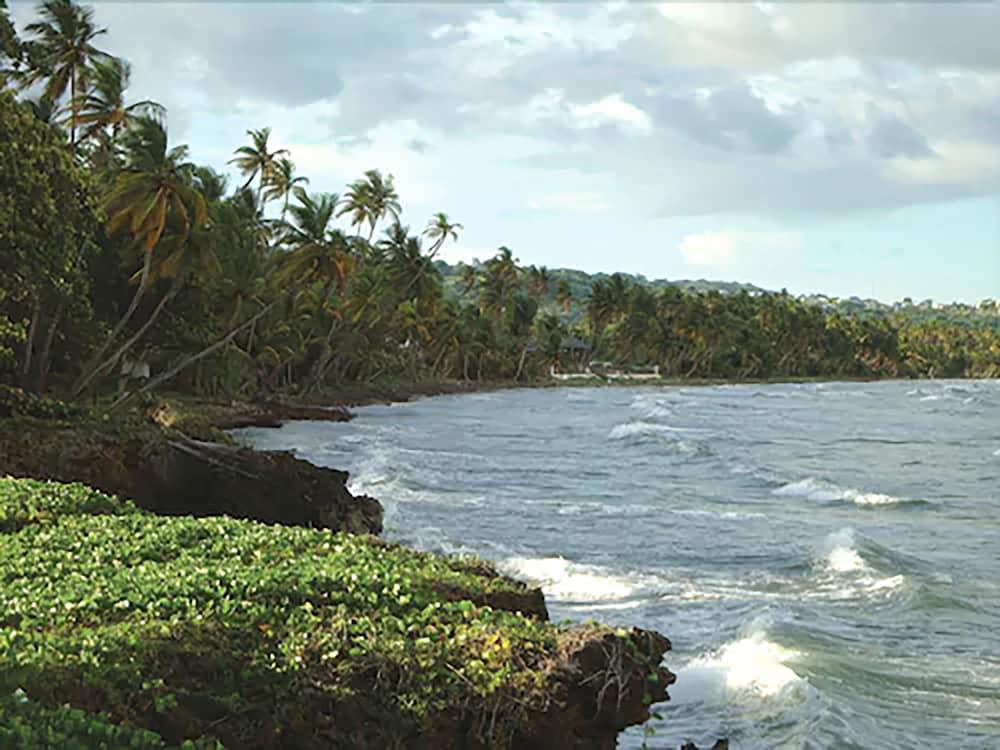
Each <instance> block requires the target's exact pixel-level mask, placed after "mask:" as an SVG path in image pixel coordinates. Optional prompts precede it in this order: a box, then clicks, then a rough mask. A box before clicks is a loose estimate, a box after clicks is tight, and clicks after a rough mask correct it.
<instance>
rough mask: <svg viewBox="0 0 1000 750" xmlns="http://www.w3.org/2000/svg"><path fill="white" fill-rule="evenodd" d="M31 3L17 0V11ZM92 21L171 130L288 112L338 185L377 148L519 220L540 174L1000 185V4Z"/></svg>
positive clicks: (131, 11)
mask: <svg viewBox="0 0 1000 750" xmlns="http://www.w3.org/2000/svg"><path fill="white" fill-rule="evenodd" d="M33 13H34V10H33V9H32V8H31V7H30V6H28V5H26V4H14V6H13V14H14V16H15V18H16V19H17V20H18V22H19V25H20V26H21V27H22V28H23V23H24V21H25V20H28V19H29V18H30V17H32V16H33ZM97 18H98V22H99V23H100V24H102V25H106V26H108V28H109V34H108V35H107V37H102V39H101V42H102V46H103V47H105V48H107V49H109V50H112V51H113V52H115V53H117V54H120V55H122V56H124V57H126V58H128V59H130V60H131V61H132V62H133V64H134V83H133V89H132V92H131V93H132V94H133V96H134V97H135V98H147V97H150V98H155V99H157V100H159V101H162V102H163V103H164V104H165V105H167V107H168V109H169V113H170V120H169V122H170V127H171V137H172V139H173V140H175V141H176V140H178V139H182V140H186V141H188V142H189V143H190V144H191V146H192V149H193V152H194V153H195V154H196V155H198V158H207V157H208V156H211V158H213V159H218V160H219V161H218V162H217V164H219V163H222V162H224V161H225V159H226V158H228V155H229V154H231V152H232V149H233V148H235V147H236V146H237V145H239V143H241V142H242V141H243V139H244V133H243V131H244V130H245V129H246V128H248V127H259V126H262V125H272V126H273V127H274V132H275V138H276V139H277V140H282V141H284V145H288V144H295V146H296V151H295V153H293V156H294V157H295V158H296V159H297V160H298V161H299V162H300V169H301V170H302V171H303V172H305V173H307V174H309V175H310V176H311V177H312V176H314V175H316V173H317V171H323V170H325V171H326V175H327V176H328V178H329V180H330V183H331V189H332V184H334V183H333V181H334V178H336V180H344V181H346V180H349V179H353V178H354V177H355V176H357V174H345V172H346V171H348V170H354V171H355V172H360V171H362V170H363V169H364V168H369V167H373V166H381V167H382V168H386V169H388V168H391V169H392V170H393V171H394V172H396V173H397V175H398V178H399V182H400V184H401V185H402V184H407V186H408V187H410V188H412V191H413V194H414V196H418V195H419V196H421V197H420V198H419V200H420V201H421V202H427V203H429V202H432V201H437V200H440V201H448V202H449V203H450V202H451V201H456V202H459V203H466V204H467V205H469V206H470V208H473V209H474V208H475V206H473V205H472V197H475V198H476V199H477V205H481V206H486V207H489V208H488V209H483V210H489V211H491V212H494V213H495V214H496V215H501V214H505V212H510V216H511V217H514V216H519V214H518V213H517V211H524V210H526V209H528V208H529V206H528V205H527V201H526V200H525V193H526V192H528V191H525V190H524V188H523V186H524V185H530V186H531V190H530V194H531V195H534V196H536V198H535V200H536V203H538V205H539V206H540V208H538V211H537V212H542V211H544V210H548V211H555V210H556V208H557V206H556V205H555V203H552V201H554V200H556V199H553V198H548V199H546V198H544V196H553V195H555V196H559V195H562V196H570V195H574V194H576V195H578V196H579V195H580V194H593V195H597V196H600V200H599V201H597V202H599V203H601V205H603V206H605V207H606V210H607V211H608V212H619V213H621V214H622V215H623V217H625V218H627V219H629V220H635V219H637V218H644V219H649V218H651V217H681V216H703V215H708V214H719V213H749V214H755V215H763V216H766V217H769V218H772V219H778V220H788V219H797V218H798V217H801V216H804V215H810V216H823V217H833V216H842V215H844V214H849V213H854V212H858V211H872V210H883V209H894V208H899V207H903V206H908V205H914V204H918V203H922V202H935V201H945V200H950V199H953V198H959V197H969V196H983V195H992V194H995V193H996V192H997V190H998V184H1000V158H998V154H1000V116H998V115H997V113H998V112H1000V45H997V44H996V40H995V30H996V28H997V27H998V25H1000V4H998V3H989V4H981V3H979V4H977V3H960V4H953V3H949V4H931V3H912V4H887V3H883V4H853V3H852V4H829V3H781V4H767V3H754V4H748V3H714V4H682V3H665V4H663V5H659V6H657V5H653V4H643V3H638V4H625V3H610V4H602V5H590V4H571V3H566V4H530V3H522V2H519V3H512V4H507V5H503V6H483V5H472V4H459V3H446V4H416V3H408V4H362V5H353V4H351V5H344V4H327V3H293V4H285V3H274V4H265V3H249V4H245V5H240V4H233V3H215V4H198V5H191V4H174V3H133V4H127V3H100V4H98V5H97ZM390 134H395V135H391V136H390ZM331 154H336V155H337V158H333V156H331ZM348 155H350V158H348ZM390 162H391V163H390ZM322 180H323V175H317V179H315V180H314V183H315V182H317V181H318V182H322ZM581 185H582V187H581ZM415 199H416V198H415ZM546 200H548V202H549V205H548V206H543V204H544V203H545V202H546ZM565 200H567V201H568V200H569V199H565ZM593 205H596V203H595V204H592V206H591V207H593ZM568 206H569V204H568V203H564V204H563V206H562V207H561V208H560V209H559V210H568ZM421 207H422V206H421ZM494 207H497V208H496V209H494Z"/></svg>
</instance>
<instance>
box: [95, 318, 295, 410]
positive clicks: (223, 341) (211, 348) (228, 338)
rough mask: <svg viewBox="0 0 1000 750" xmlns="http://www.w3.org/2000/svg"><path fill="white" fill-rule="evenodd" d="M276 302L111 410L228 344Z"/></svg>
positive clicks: (159, 376) (158, 376)
mask: <svg viewBox="0 0 1000 750" xmlns="http://www.w3.org/2000/svg"><path fill="white" fill-rule="evenodd" d="M276 304H277V301H275V302H272V303H271V304H269V305H268V306H267V307H265V308H264V309H263V310H261V311H260V312H258V313H257V314H256V315H254V316H253V317H252V318H250V320H248V321H245V322H243V323H241V324H240V325H239V326H238V327H237V328H234V329H233V330H231V331H230V332H229V333H227V334H226V335H225V336H223V337H222V338H221V339H219V340H218V341H216V342H215V343H214V344H212V345H211V346H207V347H205V348H204V349H202V350H201V351H200V352H198V353H197V354H192V355H191V356H190V357H187V358H186V359H184V360H182V361H181V362H180V363H179V364H178V365H176V366H175V367H173V368H171V369H170V370H167V371H166V372H165V373H162V374H160V375H157V376H156V377H155V378H153V379H152V380H150V381H149V382H148V383H146V384H145V385H144V386H142V388H140V389H139V390H138V391H134V392H131V393H126V394H125V395H123V396H121V397H120V398H119V399H118V400H117V401H115V402H114V403H113V404H111V411H113V410H115V409H117V408H118V407H119V406H121V405H122V404H124V403H125V402H126V401H128V400H129V399H131V398H132V396H134V395H136V394H138V393H149V392H150V391H151V390H153V389H154V388H156V387H157V386H158V385H160V383H163V382H165V381H167V380H170V379H171V378H172V377H174V376H175V375H176V374H177V373H179V372H180V371H181V370H184V369H186V368H187V367H189V366H190V365H193V364H194V363H195V362H198V361H200V360H201V359H203V358H205V357H207V356H208V355H209V354H212V353H213V352H216V351H218V350H219V349H221V348H222V347H224V346H225V345H226V344H228V343H229V342H230V341H232V340H233V339H234V338H236V336H237V335H239V333H240V331H242V330H244V329H245V328H248V327H249V326H251V325H253V324H254V323H255V322H256V321H257V320H259V319H260V318H262V317H263V316H264V315H265V314H266V313H267V312H268V311H269V310H270V309H271V308H272V307H274V306H275V305H276Z"/></svg>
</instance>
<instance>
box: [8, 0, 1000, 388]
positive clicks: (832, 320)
mask: <svg viewBox="0 0 1000 750" xmlns="http://www.w3.org/2000/svg"><path fill="white" fill-rule="evenodd" d="M36 16H37V18H36V20H34V21H33V22H31V23H29V24H27V25H26V26H25V28H24V29H23V31H22V32H21V33H20V34H19V33H18V31H17V30H16V29H15V28H14V26H13V24H12V23H11V22H10V19H9V17H8V14H7V12H6V8H5V7H4V6H3V3H2V0H0V86H2V91H0V197H2V202H0V260H2V268H3V273H2V274H0V383H7V384H9V385H16V386H19V387H20V388H22V389H24V390H25V391H29V392H34V393H37V394H39V395H41V394H45V393H46V392H49V391H56V392H57V393H58V394H59V395H60V396H62V397H64V398H93V397H101V398H111V399H112V400H113V402H114V403H126V402H128V401H129V400H130V399H132V398H134V397H135V396H136V395H141V394H143V393H150V392H152V391H154V390H155V389H158V388H167V387H169V388H171V389H174V390H180V391H186V392H191V393H197V394H203V395H210V396H218V397H227V398H232V397H244V398H249V397H254V396H259V395H262V394H269V393H275V392H287V393H295V394H299V395H309V394H316V393H320V392H322V391H323V390H324V389H326V388H330V387H336V386H339V385H343V384H345V383H368V382H376V381H382V380H391V379H395V380H401V379H405V380H446V379H465V380H506V379H513V380H526V379H531V378H535V377H539V376H543V375H544V374H545V373H546V372H547V371H548V369H549V367H551V366H558V367H563V368H566V367H577V366H580V364H581V362H583V361H585V360H586V359H588V358H597V359H611V360H614V361H616V362H618V363H620V364H622V365H653V364H656V365H659V366H660V367H661V371H662V372H663V373H664V374H669V375H673V376H679V377H720V378H763V377H778V376H799V375H801V376H956V377H958V376H986V377H992V376H996V375H998V374H1000V340H998V336H997V333H996V331H995V330H984V329H976V328H970V327H964V326H961V325H958V324H951V323H945V324H943V323H940V322H933V321H931V322H927V321H925V322H921V323H919V324H911V323H910V322H908V321H907V320H905V319H900V318H880V319H876V320H869V319H862V318H860V317H856V316H850V315H843V314H839V313H836V312H833V313H830V312H825V311H824V310H822V309H821V308H820V307H818V306H816V305H809V304H806V303H805V302H803V301H801V300H798V299H796V298H794V297H791V296H789V295H787V294H757V293H754V294H751V293H748V292H747V291H745V290H744V291H741V292H739V293H733V294H722V293H719V292H717V291H709V292H705V293H695V292H690V291H684V290H681V289H678V288H676V287H665V288H660V289H651V288H649V287H647V286H643V285H641V284H637V283H634V282H632V281H630V280H628V279H627V278H626V277H624V276H621V275H614V276H611V277H607V278H602V279H599V280H597V281H595V282H594V283H592V284H591V288H590V289H589V291H588V292H587V293H586V294H585V295H581V294H580V292H579V291H574V290H573V289H572V288H571V287H570V286H569V284H567V283H566V281H565V280H560V281H556V280H555V279H554V277H553V274H552V273H551V272H549V271H548V270H547V269H545V268H539V267H535V266H524V265H522V264H520V263H519V261H518V260H517V259H516V258H515V257H514V254H513V252H512V251H511V250H510V249H508V248H506V247H500V248H499V249H498V251H497V253H496V255H495V256H494V257H492V258H490V259H488V260H487V261H486V262H484V263H475V264H471V265H463V266H462V268H461V270H460V272H459V278H458V280H457V281H455V282H454V283H455V285H457V287H458V293H457V294H454V293H451V292H450V286H449V284H446V279H445V277H444V275H443V274H442V267H443V266H444V264H442V263H440V262H438V261H437V260H436V259H437V256H438V253H439V252H440V250H441V248H442V247H444V245H445V244H446V243H448V242H454V241H455V240H457V239H458V236H459V232H460V231H461V230H462V228H463V227H462V225H461V224H459V223H458V222H456V221H454V220H452V219H451V218H450V217H449V216H448V215H447V214H445V213H438V214H436V215H434V216H432V217H430V218H429V219H428V220H426V222H425V223H424V222H422V226H421V227H420V228H418V229H416V230H414V229H411V227H410V226H408V225H407V224H406V223H405V222H404V220H403V209H402V204H401V198H400V196H399V195H398V193H397V190H396V187H395V184H394V180H393V177H392V175H391V174H384V173H382V172H381V171H379V170H370V171H368V172H366V173H365V174H364V175H362V176H361V177H359V178H358V179H357V180H355V181H353V182H351V183H350V184H349V185H347V186H345V188H344V190H343V192H342V193H339V194H337V193H327V192H322V191H318V190H313V189H312V188H311V186H310V182H309V179H308V177H306V176H305V175H303V174H301V173H300V172H299V171H298V169H297V166H296V164H295V162H294V161H293V155H292V154H290V153H289V152H288V151H287V150H285V149H283V148H277V147H275V146H274V145H273V144H272V143H271V131H270V130H269V129H268V128H267V127H261V128H257V129H251V130H248V131H247V142H246V143H244V144H243V145H238V146H236V148H235V149H234V152H233V157H232V159H231V160H230V162H229V164H228V165H227V166H229V167H232V168H233V170H234V171H235V172H236V173H238V174H240V175H241V176H242V177H241V178H240V180H238V181H237V183H236V184H230V182H229V179H227V177H226V176H225V175H224V174H223V173H222V172H220V171H218V170H217V169H215V168H213V167H212V166H208V165H203V164H197V163H194V162H193V161H191V159H190V154H189V151H188V148H187V147H186V146H184V145H182V144H177V143H174V142H173V141H171V139H170V138H169V131H168V127H167V112H166V110H165V108H164V107H163V106H162V105H160V104H158V103H157V102H155V101H153V100H151V99H133V98H132V97H131V95H130V92H129V79H130V72H131V71H130V67H129V64H128V62H127V61H125V60H123V59H121V58H119V57H116V56H114V55H113V54H111V53H110V52H108V51H106V50H104V49H102V45H101V43H102V37H103V35H104V33H105V29H103V28H101V27H99V26H98V25H97V22H96V19H95V16H94V12H93V10H92V9H90V8H88V7H86V6H82V5H79V4H77V3H76V2H73V0H46V2H43V3H42V4H40V5H39V6H38V7H37V12H36ZM579 310H583V311H584V312H583V314H582V315H578V314H576V312H575V311H579ZM571 311H573V312H574V314H570V312H571ZM567 342H576V345H575V346H572V347H570V346H568V345H567ZM580 342H583V344H582V346H581V344H580ZM147 366H148V368H149V377H145V378H130V377H129V375H130V374H131V375H135V374H138V373H139V372H140V371H142V374H145V372H144V368H145V367H147Z"/></svg>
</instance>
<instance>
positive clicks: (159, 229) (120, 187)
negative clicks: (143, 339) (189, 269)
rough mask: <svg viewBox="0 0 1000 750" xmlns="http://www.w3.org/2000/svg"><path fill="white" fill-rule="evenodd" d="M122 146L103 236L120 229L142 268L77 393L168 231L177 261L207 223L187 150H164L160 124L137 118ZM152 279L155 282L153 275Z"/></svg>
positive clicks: (140, 288) (140, 289) (132, 307)
mask: <svg viewBox="0 0 1000 750" xmlns="http://www.w3.org/2000/svg"><path fill="white" fill-rule="evenodd" d="M126 142H127V148H128V150H129V159H128V162H127V165H126V168H125V170H124V171H123V172H122V173H121V174H119V175H118V177H117V178H116V180H115V183H114V185H113V186H112V188H111V191H110V192H109V193H108V195H107V196H106V197H105V199H104V210H105V212H106V213H107V215H108V217H109V218H108V223H107V229H108V233H109V234H112V235H114V234H117V233H120V232H122V231H125V232H126V233H127V234H128V236H129V238H130V239H131V240H132V241H133V242H134V243H135V245H136V246H137V247H138V248H139V250H140V252H141V253H142V256H143V264H142V268H141V269H140V270H139V271H138V272H137V273H136V274H135V276H134V277H133V280H134V281H135V283H136V284H137V287H136V291H135V294H134V295H133V297H132V301H131V303H130V304H129V306H128V309H127V310H126V311H125V314H124V315H123V316H122V317H121V319H120V320H119V321H118V323H117V324H116V325H115V327H114V329H112V331H111V333H110V335H109V336H108V338H107V339H106V340H105V342H104V344H103V345H102V346H101V347H100V348H99V349H98V350H97V352H95V354H94V356H93V357H92V358H91V360H90V361H89V362H88V363H87V365H86V366H85V367H84V369H83V372H82V373H81V375H80V377H79V378H78V379H77V382H76V383H75V384H74V386H73V392H74V393H76V394H79V393H80V392H82V391H83V389H84V388H86V387H87V385H88V384H89V383H90V382H91V381H92V380H93V379H94V377H96V376H97V375H98V374H100V372H101V371H102V370H103V369H105V365H106V364H107V363H106V361H105V360H104V354H105V352H107V350H108V348H109V347H110V346H111V344H112V343H113V342H114V340H115V339H116V338H117V337H118V335H119V334H120V333H121V331H122V330H123V329H124V328H125V325H126V324H127V323H128V321H129V320H130V319H131V318H132V316H133V314H134V313H135V311H136V308H137V307H138V305H139V301H140V300H141V299H142V296H143V294H145V292H146V291H147V289H148V287H149V286H150V283H151V272H152V270H153V266H154V262H153V261H154V250H156V248H157V245H158V244H159V243H160V241H161V238H163V237H164V234H165V233H167V230H168V227H169V229H170V231H169V234H168V238H169V244H170V246H171V249H170V251H169V252H168V254H167V257H178V253H182V251H183V246H184V244H185V243H186V242H187V241H188V239H189V238H190V235H191V232H192V231H193V230H194V229H195V228H200V227H203V226H204V225H205V224H206V223H207V221H208V207H207V205H206V204H205V198H204V196H203V195H202V194H201V193H200V192H199V191H198V190H197V189H196V188H195V187H193V186H192V175H193V171H194V167H193V165H192V164H190V163H188V162H186V161H185V159H186V157H187V153H188V149H187V146H176V147H174V148H172V149H169V150H168V148H167V133H166V131H165V130H164V129H163V125H162V124H161V123H159V122H158V121H156V120H154V119H151V118H140V119H139V120H138V122H137V123H136V125H135V127H134V128H133V129H132V130H130V131H129V132H128V135H127V138H126ZM165 275H169V274H165ZM152 276H153V278H155V274H153V275H152Z"/></svg>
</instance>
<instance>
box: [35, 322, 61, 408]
mask: <svg viewBox="0 0 1000 750" xmlns="http://www.w3.org/2000/svg"><path fill="white" fill-rule="evenodd" d="M64 309H65V303H64V304H63V305H60V306H59V308H58V309H57V310H56V314H55V315H53V316H52V322H51V323H50V324H49V330H48V332H47V333H46V334H45V342H44V343H43V344H42V351H41V353H40V354H39V356H38V378H37V379H36V380H35V394H36V395H38V396H41V395H43V394H44V393H45V389H46V388H47V387H48V383H49V367H50V365H51V364H52V360H51V358H50V355H51V354H52V342H53V341H54V340H55V337H56V329H57V328H58V327H59V320H60V319H61V318H62V315H63V310H64Z"/></svg>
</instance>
